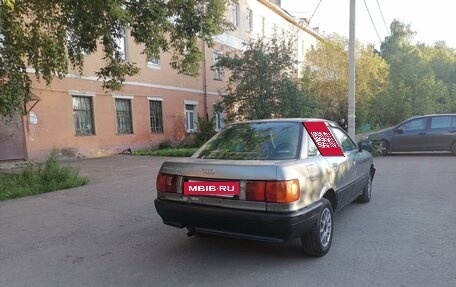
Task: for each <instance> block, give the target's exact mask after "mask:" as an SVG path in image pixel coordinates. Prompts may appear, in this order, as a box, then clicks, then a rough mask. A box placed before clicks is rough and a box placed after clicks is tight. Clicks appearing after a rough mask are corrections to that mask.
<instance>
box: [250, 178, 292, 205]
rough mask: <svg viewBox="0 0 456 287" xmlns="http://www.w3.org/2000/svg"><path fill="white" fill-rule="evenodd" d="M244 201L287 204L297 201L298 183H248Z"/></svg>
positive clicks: (281, 181)
mask: <svg viewBox="0 0 456 287" xmlns="http://www.w3.org/2000/svg"><path fill="white" fill-rule="evenodd" d="M245 193H246V200H251V201H266V202H271V203H288V202H293V201H296V200H298V199H299V194H300V191H299V181H298V180H297V179H292V180H278V181H248V182H247V184H246V190H245Z"/></svg>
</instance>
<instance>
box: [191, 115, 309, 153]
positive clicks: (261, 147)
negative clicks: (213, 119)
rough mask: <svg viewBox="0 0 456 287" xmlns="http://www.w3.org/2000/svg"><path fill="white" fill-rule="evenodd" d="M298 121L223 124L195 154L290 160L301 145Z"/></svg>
mask: <svg viewBox="0 0 456 287" xmlns="http://www.w3.org/2000/svg"><path fill="white" fill-rule="evenodd" d="M301 132H302V124H301V123H297V122H268V123H241V124H234V125H231V126H229V127H226V128H225V129H223V130H222V131H220V132H219V133H218V134H217V135H215V136H214V137H213V138H212V139H211V140H209V141H208V142H207V143H206V144H205V145H204V146H203V147H202V148H201V149H200V150H199V151H198V152H197V153H196V154H195V155H194V157H196V158H206V159H237V160H244V159H245V160H252V159H253V160H255V159H293V158H296V157H297V154H298V152H299V149H298V147H299V146H300V138H301Z"/></svg>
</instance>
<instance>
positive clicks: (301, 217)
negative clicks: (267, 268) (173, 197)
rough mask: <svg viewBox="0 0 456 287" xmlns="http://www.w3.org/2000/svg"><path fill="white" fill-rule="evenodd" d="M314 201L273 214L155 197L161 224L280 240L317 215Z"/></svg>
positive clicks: (305, 228)
mask: <svg viewBox="0 0 456 287" xmlns="http://www.w3.org/2000/svg"><path fill="white" fill-rule="evenodd" d="M321 206H322V204H321V202H320V201H318V202H316V203H313V204H311V205H309V206H308V207H306V208H303V209H301V210H298V211H295V212H288V213H277V212H260V211H248V210H240V209H233V208H223V207H214V206H207V205H200V204H190V203H183V202H176V201H170V200H163V199H158V198H157V199H155V208H156V209H157V212H158V214H159V215H160V216H161V218H162V219H163V223H164V224H167V225H171V226H174V227H178V228H183V227H187V228H188V229H190V230H192V231H195V232H201V233H208V234H219V235H224V236H232V237H241V238H247V239H254V240H261V241H273V242H282V241H287V240H290V239H294V238H299V237H301V236H302V235H303V234H304V233H305V232H307V231H308V230H309V229H311V228H312V227H313V226H314V224H315V222H316V219H317V217H318V215H319V214H320V210H321Z"/></svg>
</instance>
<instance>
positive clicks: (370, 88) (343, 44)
mask: <svg viewBox="0 0 456 287" xmlns="http://www.w3.org/2000/svg"><path fill="white" fill-rule="evenodd" d="M355 56H356V121H357V125H358V126H359V125H361V124H365V123H370V124H376V123H377V121H378V118H379V117H381V115H379V111H377V109H376V106H375V105H376V103H377V102H378V101H379V100H378V99H379V98H381V97H383V96H384V95H385V94H386V92H387V91H388V87H389V73H388V65H387V63H386V62H385V61H384V60H383V59H382V58H381V57H380V55H379V54H378V52H377V51H376V50H375V49H374V47H373V46H371V45H368V46H362V45H360V44H359V43H357V45H356V54H355ZM304 71H305V72H304V79H305V81H306V82H307V86H308V89H309V90H310V91H311V93H312V94H313V95H314V96H315V97H316V99H317V100H318V102H319V109H318V110H319V114H318V116H319V117H322V118H327V119H332V120H335V121H336V120H339V119H341V118H346V117H347V112H348V54H347V39H346V38H344V37H342V36H339V35H337V34H334V35H331V36H330V37H328V38H327V41H326V42H320V43H319V44H318V45H317V47H315V48H313V49H311V50H310V51H309V52H308V53H307V55H306V65H305V67H304Z"/></svg>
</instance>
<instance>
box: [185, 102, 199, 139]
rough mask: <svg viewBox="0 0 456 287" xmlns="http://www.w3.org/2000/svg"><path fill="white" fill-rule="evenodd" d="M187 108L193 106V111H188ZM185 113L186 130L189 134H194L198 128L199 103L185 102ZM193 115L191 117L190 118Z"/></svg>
mask: <svg viewBox="0 0 456 287" xmlns="http://www.w3.org/2000/svg"><path fill="white" fill-rule="evenodd" d="M187 106H193V109H187ZM184 113H185V130H186V132H187V133H194V132H196V130H197V128H198V102H197V101H187V100H185V101H184ZM190 115H191V117H190ZM192 119H193V122H192V121H191V120H192Z"/></svg>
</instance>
